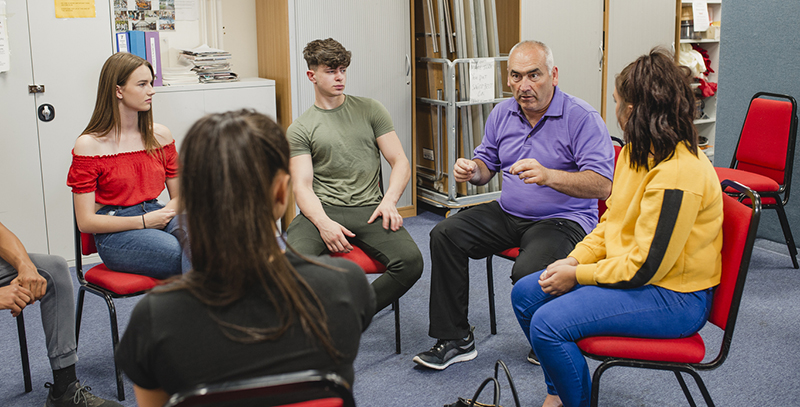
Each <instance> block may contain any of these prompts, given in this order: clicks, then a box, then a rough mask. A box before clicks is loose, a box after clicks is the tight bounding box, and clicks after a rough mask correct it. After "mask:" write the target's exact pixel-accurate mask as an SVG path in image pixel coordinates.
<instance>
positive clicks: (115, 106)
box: [81, 52, 161, 154]
mask: <svg viewBox="0 0 800 407" xmlns="http://www.w3.org/2000/svg"><path fill="white" fill-rule="evenodd" d="M142 65H144V66H146V67H147V68H148V69H150V74H152V75H153V77H154V78H155V73H154V72H153V66H152V65H150V63H149V62H147V60H145V59H142V58H141V57H138V56H136V55H133V54H130V53H127V52H118V53H116V54H114V55H112V56H110V57H108V59H107V60H106V62H105V63H104V64H103V69H102V70H101V71H100V80H99V81H98V83H97V99H96V101H95V104H94V112H92V118H91V119H90V120H89V124H88V125H87V126H86V128H85V129H84V130H83V133H81V134H95V135H97V136H98V137H105V136H107V135H108V134H109V133H111V131H112V130H113V131H114V132H115V133H116V134H119V132H120V126H122V122H121V119H120V113H119V100H118V99H117V98H116V94H117V86H125V83H126V82H128V78H129V77H130V76H131V74H132V73H133V71H135V70H136V69H138V68H139V67H140V66H142ZM138 127H139V132H141V134H142V142H144V148H145V150H146V151H147V152H148V153H149V154H152V153H153V151H154V150H156V149H158V148H160V147H161V145H160V144H159V143H158V140H156V137H155V135H154V134H153V109H152V108H150V109H148V110H147V111H143V112H139V122H138Z"/></svg>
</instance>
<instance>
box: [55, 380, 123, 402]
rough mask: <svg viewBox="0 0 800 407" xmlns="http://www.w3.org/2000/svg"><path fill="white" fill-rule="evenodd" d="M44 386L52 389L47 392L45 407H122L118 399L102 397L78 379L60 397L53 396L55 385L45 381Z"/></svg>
mask: <svg viewBox="0 0 800 407" xmlns="http://www.w3.org/2000/svg"><path fill="white" fill-rule="evenodd" d="M44 387H47V388H48V389H50V391H49V392H48V393H47V402H45V403H44V407H60V406H82V407H122V404H119V403H117V402H116V401H111V400H106V399H101V398H100V397H97V396H95V395H94V394H92V393H89V390H91V389H92V388H91V387H89V386H85V385H81V383H80V381H78V380H76V381H75V382H73V383H72V384H70V385H69V386H68V387H67V391H66V392H64V394H62V395H61V397H59V398H54V397H53V385H52V384H50V383H45V384H44Z"/></svg>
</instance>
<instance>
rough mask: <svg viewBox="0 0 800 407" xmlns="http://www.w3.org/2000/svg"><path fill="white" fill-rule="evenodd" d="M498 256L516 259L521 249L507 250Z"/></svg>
mask: <svg viewBox="0 0 800 407" xmlns="http://www.w3.org/2000/svg"><path fill="white" fill-rule="evenodd" d="M497 255H498V256H501V257H505V258H508V259H516V258H517V257H519V247H512V248H509V249H505V250H503V251H502V252H499V253H497Z"/></svg>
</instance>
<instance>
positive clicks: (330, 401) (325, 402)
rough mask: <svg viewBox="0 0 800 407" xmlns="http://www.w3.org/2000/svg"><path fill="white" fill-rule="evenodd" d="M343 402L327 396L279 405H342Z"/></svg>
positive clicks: (292, 406) (324, 406)
mask: <svg viewBox="0 0 800 407" xmlns="http://www.w3.org/2000/svg"><path fill="white" fill-rule="evenodd" d="M342 406H344V402H343V401H342V399H339V398H327V399H319V400H311V401H304V402H302V403H294V404H287V405H285V406H281V407H342Z"/></svg>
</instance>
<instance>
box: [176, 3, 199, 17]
mask: <svg viewBox="0 0 800 407" xmlns="http://www.w3.org/2000/svg"><path fill="white" fill-rule="evenodd" d="M199 15H200V1H199V0H175V20H178V21H196V20H197V19H198V18H199Z"/></svg>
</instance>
